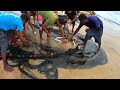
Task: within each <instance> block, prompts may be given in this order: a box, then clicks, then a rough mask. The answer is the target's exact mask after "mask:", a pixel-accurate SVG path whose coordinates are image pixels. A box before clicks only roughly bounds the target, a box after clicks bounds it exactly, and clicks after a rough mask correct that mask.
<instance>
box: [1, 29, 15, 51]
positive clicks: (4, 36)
mask: <svg viewBox="0 0 120 90" xmlns="http://www.w3.org/2000/svg"><path fill="white" fill-rule="evenodd" d="M12 35H13V30H9V31H3V30H0V49H1V53H2V52H7V48H8V42H9V40H10V38H11V37H12Z"/></svg>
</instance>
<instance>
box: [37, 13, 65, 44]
mask: <svg viewBox="0 0 120 90" xmlns="http://www.w3.org/2000/svg"><path fill="white" fill-rule="evenodd" d="M38 13H39V14H40V15H41V16H42V17H43V19H44V23H43V25H42V28H43V31H45V32H46V33H47V37H50V33H51V31H52V28H53V25H54V24H56V25H57V26H58V27H59V28H60V32H61V35H62V42H64V43H66V40H65V39H64V30H63V28H62V24H61V23H60V21H59V17H58V15H56V14H55V13H54V12H53V11H39V12H38Z"/></svg>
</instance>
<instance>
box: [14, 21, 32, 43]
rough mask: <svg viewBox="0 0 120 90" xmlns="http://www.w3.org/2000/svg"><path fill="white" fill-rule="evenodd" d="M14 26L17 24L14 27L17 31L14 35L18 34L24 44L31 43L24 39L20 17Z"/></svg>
mask: <svg viewBox="0 0 120 90" xmlns="http://www.w3.org/2000/svg"><path fill="white" fill-rule="evenodd" d="M16 26H17V27H16V31H17V34H16V35H18V37H19V38H20V40H21V41H22V42H23V43H25V44H26V45H32V43H31V42H29V41H28V40H26V39H25V38H24V37H23V33H22V31H23V29H24V27H23V23H22V21H21V19H18V20H17V22H16Z"/></svg>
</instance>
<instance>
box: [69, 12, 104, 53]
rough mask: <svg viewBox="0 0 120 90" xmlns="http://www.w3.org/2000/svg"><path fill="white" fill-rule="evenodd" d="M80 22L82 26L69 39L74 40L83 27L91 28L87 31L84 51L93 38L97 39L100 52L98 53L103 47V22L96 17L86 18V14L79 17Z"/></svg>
mask: <svg viewBox="0 0 120 90" xmlns="http://www.w3.org/2000/svg"><path fill="white" fill-rule="evenodd" d="M79 21H80V25H79V27H78V28H77V29H76V31H75V32H74V33H73V35H71V36H70V37H69V39H70V40H71V39H72V38H73V36H74V35H75V34H76V33H77V32H78V31H79V29H80V28H81V27H82V26H83V25H86V26H88V27H89V29H86V32H87V33H86V36H85V39H84V46H83V50H84V48H85V46H86V43H87V41H88V40H90V39H91V38H92V37H94V38H95V42H96V43H98V50H97V52H98V51H99V50H100V47H101V37H102V35H103V23H102V21H101V20H100V19H99V18H98V17H97V16H94V15H91V16H88V17H87V16H86V15H85V14H81V15H80V16H79Z"/></svg>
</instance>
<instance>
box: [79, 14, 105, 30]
mask: <svg viewBox="0 0 120 90" xmlns="http://www.w3.org/2000/svg"><path fill="white" fill-rule="evenodd" d="M83 25H86V26H87V27H89V28H97V29H96V30H99V28H103V23H102V21H101V20H100V19H99V18H98V17H97V16H88V23H86V24H80V25H79V28H81V27H82V26H83Z"/></svg>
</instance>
